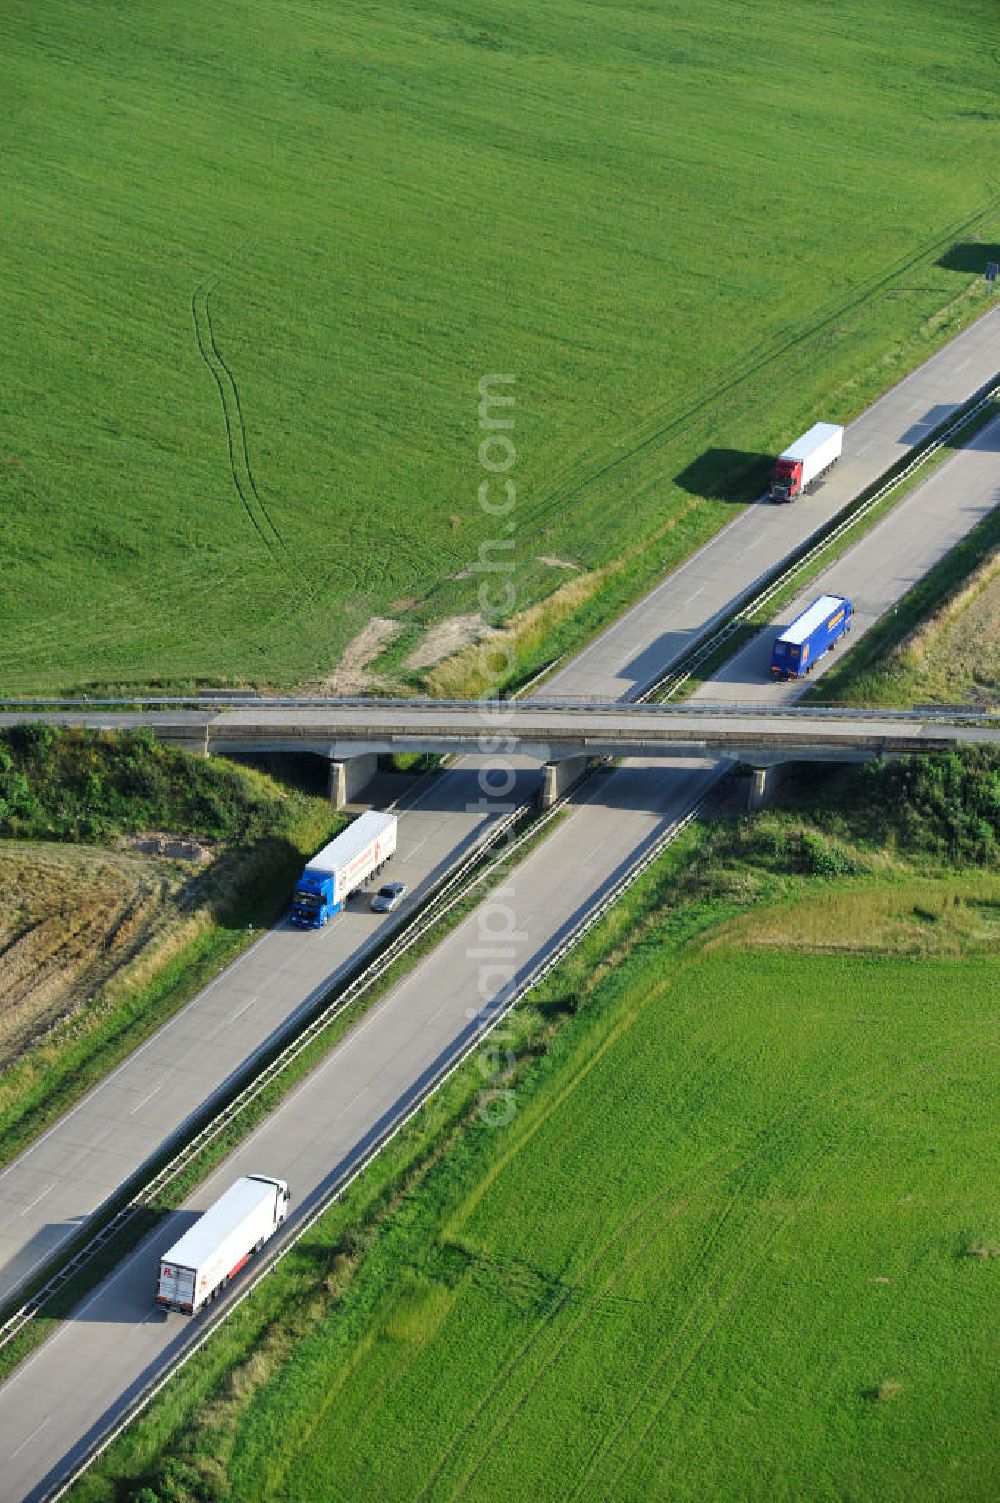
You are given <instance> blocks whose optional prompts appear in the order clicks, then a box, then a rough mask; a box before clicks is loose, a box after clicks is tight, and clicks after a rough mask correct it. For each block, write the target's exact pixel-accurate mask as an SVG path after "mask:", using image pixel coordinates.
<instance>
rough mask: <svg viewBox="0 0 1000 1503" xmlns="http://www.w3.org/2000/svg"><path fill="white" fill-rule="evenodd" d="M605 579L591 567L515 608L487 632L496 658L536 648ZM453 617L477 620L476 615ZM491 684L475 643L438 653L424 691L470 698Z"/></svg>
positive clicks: (511, 658)
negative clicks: (522, 607)
mask: <svg viewBox="0 0 1000 1503" xmlns="http://www.w3.org/2000/svg"><path fill="white" fill-rule="evenodd" d="M605 578H606V575H605V574H604V573H603V572H602V571H601V570H595V571H594V572H593V573H591V574H577V575H575V576H574V577H573V578H572V579H567V580H565V581H564V583H563V584H561V585H560V586H559V588H558V589H557V590H553V592H552V594H551V595H547V596H546V597H545V599H544V600H540V601H539V602H538V604H537V605H531V606H528V608H527V609H526V610H523V611H518V613H517V614H516V615H515V616H512V617H511V618H510V620H509V621H508V622H507V623H506V624H505V625H504V626H503V627H502V628H500V629H499V630H498V631H495V632H493V633H491V635H492V636H494V637H495V639H496V646H497V649H498V652H497V656H498V659H501V658H505V659H506V660H507V661H509V662H514V661H516V660H517V659H518V658H519V657H520V656H522V655H524V654H527V653H531V652H533V651H537V650H538V648H539V647H540V645H541V644H542V642H543V641H545V639H546V637H547V634H548V633H550V632H551V631H552V630H553V629H554V628H555V627H556V626H558V625H559V624H560V622H562V621H565V620H566V618H567V617H569V616H572V615H573V613H574V612H575V611H577V610H579V609H580V607H581V606H582V605H584V604H586V602H587V601H588V600H590V599H591V597H592V596H593V595H594V594H595V593H596V591H597V590H598V589H599V588H600V586H601V584H602V583H603V581H604V579H605ZM454 619H455V620H463V619H464V620H471V621H478V620H479V617H477V616H472V617H464V618H463V617H455V618H454ZM485 635H486V629H485V628H481V629H480V638H481V637H482V636H485ZM477 640H479V639H477ZM407 666H408V667H410V666H413V667H424V666H426V667H431V664H430V663H429V662H428V663H423V662H421V663H419V664H417V663H414V664H412V665H411V664H409V663H408V664H407ZM492 687H493V684H492V682H491V681H490V679H489V678H488V676H487V675H486V674H485V673H484V668H483V663H482V662H481V654H480V653H479V652H477V651H476V650H475V643H473V644H472V645H471V646H469V645H459V646H458V647H457V648H450V649H449V650H448V651H447V652H445V653H442V654H441V657H440V659H439V661H438V663H437V665H436V666H435V667H434V670H433V672H431V673H429V674H428V675H427V689H428V691H429V692H430V693H431V694H437V695H442V696H444V697H445V698H454V699H462V698H470V699H471V698H474V697H475V696H476V695H478V694H482V693H483V692H484V691H485V690H488V689H491V688H492Z"/></svg>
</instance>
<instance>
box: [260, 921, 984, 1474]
mask: <svg viewBox="0 0 1000 1503" xmlns="http://www.w3.org/2000/svg"><path fill="white" fill-rule="evenodd" d="M996 978H997V967H996V960H995V959H994V958H990V959H986V960H978V961H974V962H967V963H966V964H965V965H956V964H954V963H947V962H931V963H924V964H923V965H921V966H920V967H919V969H917V968H916V967H915V965H914V963H913V962H912V961H910V960H900V959H892V960H888V961H886V960H879V959H877V958H873V957H864V958H861V959H859V958H857V957H854V956H847V957H823V958H816V957H813V956H791V955H785V954H768V953H763V954H762V953H760V952H757V951H753V950H750V951H734V952H727V951H725V950H722V951H718V952H713V953H710V954H707V955H704V956H701V957H699V958H698V959H697V960H693V961H692V962H691V963H689V964H687V965H684V966H681V967H679V968H676V969H674V968H672V974H664V970H663V967H662V966H661V964H660V963H659V961H658V957H657V956H656V954H655V952H654V953H649V952H647V953H646V954H645V955H644V956H643V957H642V960H641V961H640V962H639V963H637V964H635V965H633V966H631V967H630V968H629V969H628V970H627V971H626V973H625V974H624V975H622V977H621V978H620V981H619V986H620V988H621V991H620V995H619V997H618V999H617V1006H616V1009H615V1027H614V1030H613V1031H609V1035H608V1040H607V1048H606V1049H605V1050H603V1051H600V1052H598V1053H597V1054H596V1055H595V1054H594V1053H593V1052H592V1050H590V1049H587V1050H581V1051H580V1052H579V1053H578V1054H576V1055H572V1056H570V1057H569V1058H567V1059H564V1060H562V1061H561V1067H562V1068H561V1071H560V1076H559V1080H558V1087H557V1086H556V1082H555V1080H553V1082H552V1086H553V1089H552V1090H550V1091H547V1092H545V1093H543V1095H542V1097H541V1098H540V1099H539V1100H538V1102H537V1103H535V1104H534V1105H533V1107H532V1108H531V1109H530V1110H529V1111H528V1112H526V1113H525V1115H524V1117H523V1118H521V1119H519V1120H518V1122H517V1124H516V1126H515V1128H514V1129H513V1131H512V1133H511V1134H510V1138H509V1142H508V1143H507V1144H506V1145H505V1147H506V1152H505V1154H504V1156H503V1157H502V1158H501V1159H500V1160H499V1161H498V1162H497V1163H496V1164H495V1166H494V1168H493V1170H492V1172H491V1173H490V1174H489V1176H488V1177H487V1179H486V1180H485V1182H483V1183H481V1184H478V1185H476V1186H475V1188H474V1190H473V1191H472V1193H471V1194H469V1195H468V1197H467V1199H466V1200H465V1201H464V1203H463V1204H461V1205H459V1206H458V1207H456V1209H455V1210H454V1211H453V1213H452V1214H451V1216H450V1217H449V1219H448V1222H447V1225H446V1227H445V1228H444V1230H443V1232H442V1234H441V1241H440V1246H439V1250H438V1252H437V1255H436V1257H434V1258H433V1259H431V1260H430V1262H429V1264H428V1265H425V1266H424V1267H423V1268H422V1269H421V1270H420V1271H419V1272H415V1273H413V1274H412V1275H411V1276H410V1277H409V1278H407V1277H406V1274H405V1271H404V1274H403V1279H402V1287H401V1288H400V1289H399V1291H398V1295H397V1297H396V1298H395V1299H394V1300H392V1301H391V1303H390V1307H389V1309H388V1311H387V1312H386V1313H385V1314H384V1316H383V1319H382V1321H381V1322H380V1324H379V1326H378V1328H377V1330H376V1332H375V1334H374V1335H373V1337H372V1339H371V1340H370V1341H369V1342H368V1343H366V1344H365V1345H364V1346H363V1348H362V1349H361V1350H360V1351H356V1352H355V1353H354V1354H353V1357H354V1360H348V1361H346V1362H340V1363H338V1362H335V1361H334V1362H331V1360H330V1357H331V1353H330V1348H329V1343H328V1337H327V1333H325V1332H321V1333H319V1334H317V1336H316V1337H315V1338H314V1339H313V1341H312V1342H311V1344H308V1343H307V1344H306V1345H305V1346H304V1347H303V1349H302V1350H301V1351H299V1352H298V1353H296V1356H295V1359H294V1361H293V1362H292V1363H291V1364H290V1365H289V1366H288V1367H287V1368H286V1369H285V1371H284V1372H283V1374H282V1375H281V1377H280V1379H279V1380H278V1381H277V1382H276V1383H275V1385H274V1386H273V1389H272V1390H271V1391H270V1392H269V1393H268V1394H267V1397H266V1399H265V1400H264V1401H262V1402H261V1403H259V1404H257V1405H255V1406H253V1407H252V1409H251V1410H250V1411H249V1413H248V1415H247V1418H246V1421H245V1423H244V1424H243V1426H242V1427H241V1430H240V1434H239V1439H238V1442H237V1445H236V1448H235V1451H234V1455H233V1460H232V1463H231V1466H230V1480H231V1486H232V1489H233V1495H235V1496H238V1497H240V1498H245V1499H251V1498H261V1499H264V1498H277V1497H280V1498H283V1499H286V1500H293V1499H302V1500H303V1503H305V1500H317V1499H349V1498H358V1497H379V1498H385V1499H389V1498H392V1499H397V1498H398V1499H401V1500H402V1499H415V1498H434V1499H438V1498H440V1499H444V1498H448V1499H455V1498H476V1499H483V1500H485V1499H498V1500H500V1499H509V1498H512V1497H529V1496H530V1497H540V1498H556V1497H558V1498H564V1499H568V1498H573V1499H577V1498H579V1499H590V1498H608V1497H612V1498H630V1499H632V1498H634V1499H640V1498H652V1497H656V1498H666V1497H669V1498H671V1499H688V1498H690V1499H703V1498H706V1497H713V1498H724V1499H747V1498H757V1499H769V1500H771V1499H778V1498H810V1499H831V1500H832V1499H843V1498H852V1499H870V1498H876V1497H877V1498H880V1499H881V1498H885V1499H899V1500H904V1499H914V1498H926V1499H931V1498H933V1499H943V1498H954V1499H963V1500H969V1499H974V1498H983V1499H985V1498H986V1497H989V1496H992V1495H993V1490H994V1489H995V1485H996V1480H997V1472H996V1465H997V1463H996V1447H997V1443H998V1441H1000V1426H998V1421H997V1400H998V1397H1000V1390H998V1383H997V1378H996V1373H995V1365H994V1363H993V1359H992V1356H991V1353H995V1350H996V1342H997V1338H998V1335H1000V1326H998V1319H997V1286H996V1279H997V1268H998V1266H1000V1265H998V1264H997V1263H996V1261H993V1260H991V1258H990V1257H989V1256H986V1255H985V1254H986V1253H987V1252H989V1251H992V1250H995V1249H996V1250H1000V1244H998V1238H1000V1209H998V1205H997V1200H996V1194H995V1187H994V1185H993V1182H992V1171H991V1169H990V1167H989V1166H990V1165H991V1163H992V1159H993V1154H992V1146H991V1145H992V1144H993V1142H994V1141H995V1137H996V1133H997V1130H998V1127H1000V1110H998V1100H997V1095H996V1091H995V1088H994V1080H993V1077H994V1075H995V1070H996V1063H997V1059H996V1049H997V1041H998V1032H997V1017H996V1011H995V1007H994V1006H993V1002H992V997H993V996H994V995H995V988H996ZM977 1249H978V1250H979V1251H980V1252H981V1253H983V1254H984V1255H983V1256H976V1255H975V1250H977ZM880 1385H886V1386H885V1387H884V1388H881V1389H880ZM893 1385H899V1389H898V1392H897V1390H896V1388H895V1387H894V1386H893ZM879 1393H881V1394H882V1395H883V1397H878V1396H877V1395H879Z"/></svg>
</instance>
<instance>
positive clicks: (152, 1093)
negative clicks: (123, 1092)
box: [129, 1080, 163, 1117]
mask: <svg viewBox="0 0 1000 1503" xmlns="http://www.w3.org/2000/svg"><path fill="white" fill-rule="evenodd" d="M162 1090H163V1081H162V1080H161V1081H160V1083H159V1085H155V1086H154V1087H153V1089H152V1090H151V1091H150V1093H149V1095H148V1096H143V1098H142V1100H141V1101H139V1102H137V1103H136V1105H135V1106H134V1107H133V1108H132V1110H131V1111H130V1112H129V1116H130V1117H134V1116H135V1114H136V1112H138V1111H141V1109H142V1108H143V1107H144V1106H145V1105H146V1102H147V1101H152V1099H153V1097H154V1096H155V1095H156V1093H157V1091H162Z"/></svg>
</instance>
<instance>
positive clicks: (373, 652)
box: [323, 616, 403, 694]
mask: <svg viewBox="0 0 1000 1503" xmlns="http://www.w3.org/2000/svg"><path fill="white" fill-rule="evenodd" d="M402 629H403V628H402V625H401V623H400V622H399V621H396V620H394V619H393V618H392V617H391V616H373V617H372V619H371V620H370V621H369V622H368V625H367V626H365V627H362V629H361V631H359V632H358V634H357V636H356V637H354V638H353V640H352V641H350V642H348V644H347V646H346V647H345V648H344V653H343V656H342V657H341V659H340V662H339V663H338V664H337V666H336V668H335V669H334V671H333V672H332V673H331V674H330V677H329V678H327V679H324V681H323V692H324V693H326V694H361V693H363V692H364V690H365V689H368V688H370V687H371V684H372V675H371V674H370V673H369V672H368V666H369V664H370V663H373V662H374V661H375V659H376V658H377V657H378V656H379V654H380V653H381V652H383V651H384V650H385V648H386V647H388V645H389V643H390V642H391V641H392V639H393V638H394V637H396V636H398V635H399V633H400V632H401V631H402Z"/></svg>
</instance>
